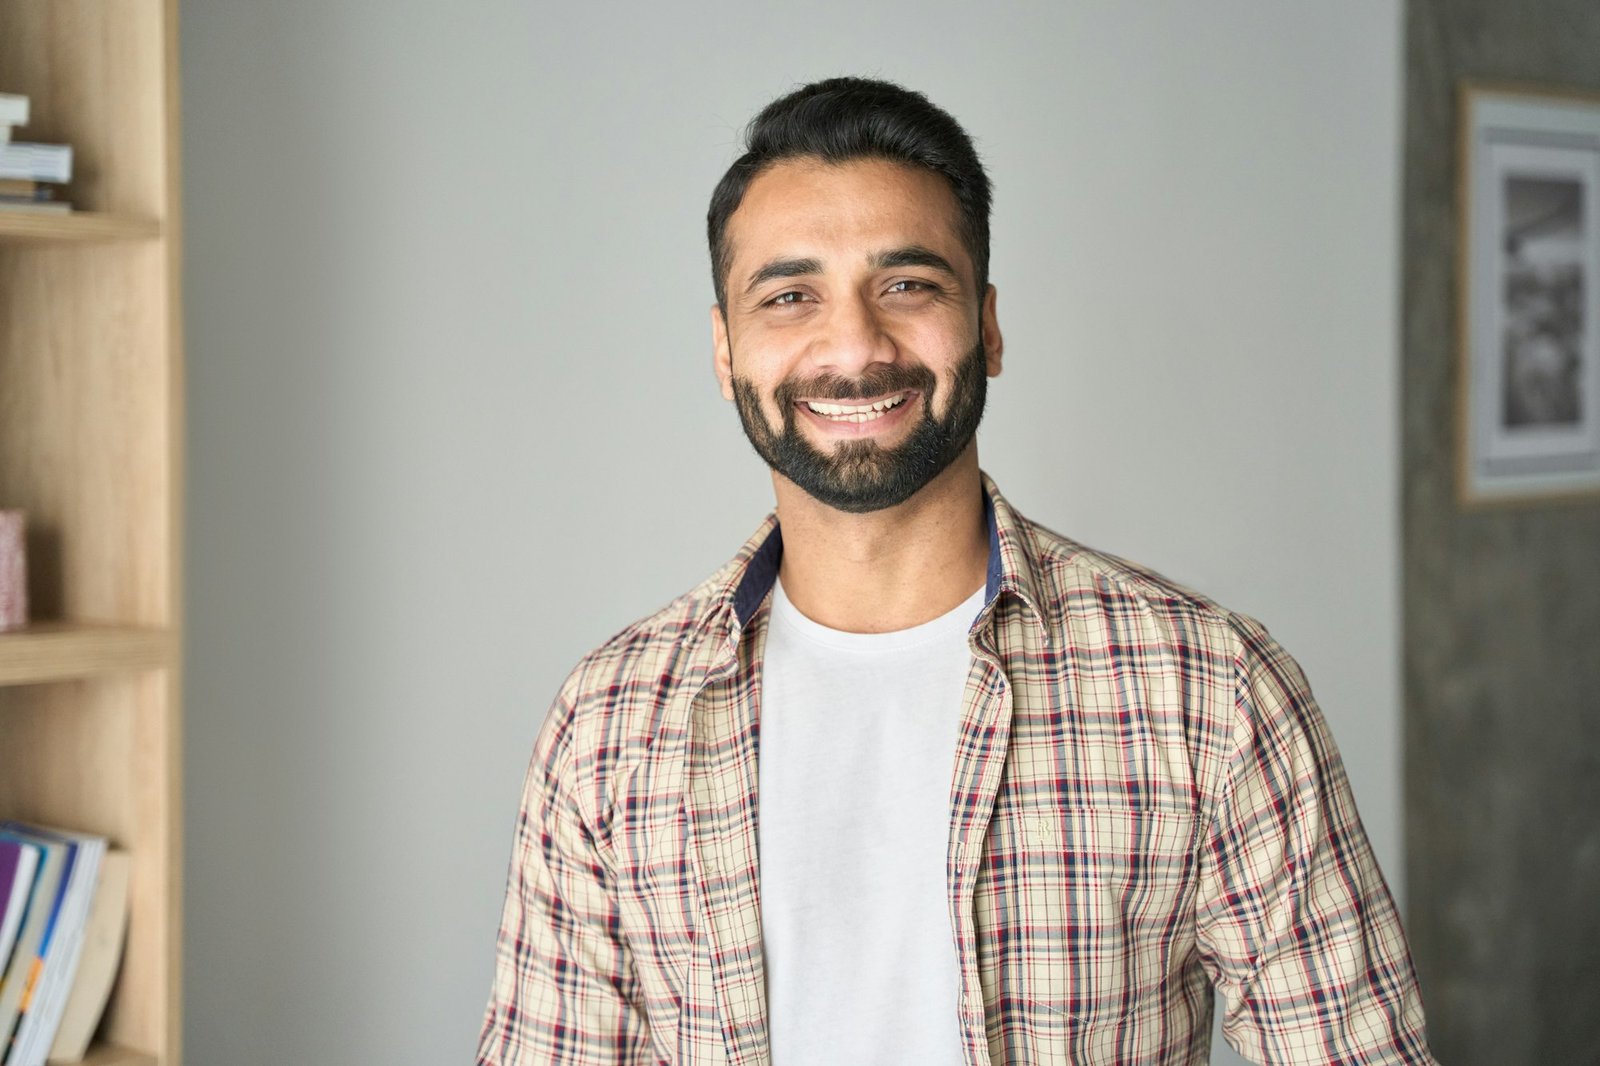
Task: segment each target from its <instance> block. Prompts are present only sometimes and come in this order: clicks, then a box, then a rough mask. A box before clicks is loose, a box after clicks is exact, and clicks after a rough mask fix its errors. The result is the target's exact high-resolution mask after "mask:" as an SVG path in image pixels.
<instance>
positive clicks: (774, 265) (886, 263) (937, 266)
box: [744, 244, 961, 296]
mask: <svg viewBox="0 0 1600 1066" xmlns="http://www.w3.org/2000/svg"><path fill="white" fill-rule="evenodd" d="M867 265H868V266H870V267H871V268H872V269H873V270H893V269H894V268H895V267H927V268H928V269H930V270H937V271H940V272H941V273H944V274H948V275H949V276H950V277H951V278H952V279H954V280H956V281H960V280H961V275H960V274H958V273H956V268H955V267H953V266H951V265H950V260H948V259H946V258H945V257H944V256H942V255H940V254H939V253H938V252H935V251H933V250H931V249H928V248H924V247H922V246H921V245H916V244H913V245H908V246H906V247H904V248H894V249H891V250H890V251H887V252H875V253H874V254H872V255H871V256H868V257H867ZM820 273H822V260H820V259H774V260H772V261H771V262H770V263H766V264H765V265H763V266H762V267H761V269H760V270H758V271H756V272H755V275H754V276H753V277H751V279H750V284H748V285H746V286H745V289H744V292H745V295H746V296H748V295H750V294H751V293H752V292H754V291H755V290H756V289H757V288H759V287H760V286H762V285H764V284H766V283H767V282H769V281H776V280H777V279H779V278H798V277H804V276H805V275H807V274H820Z"/></svg>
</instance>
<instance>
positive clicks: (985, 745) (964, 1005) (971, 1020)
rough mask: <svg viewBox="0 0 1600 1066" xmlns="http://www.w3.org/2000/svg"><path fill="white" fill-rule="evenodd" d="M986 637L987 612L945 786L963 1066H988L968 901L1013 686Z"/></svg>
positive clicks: (1006, 736)
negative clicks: (947, 788) (947, 790)
mask: <svg viewBox="0 0 1600 1066" xmlns="http://www.w3.org/2000/svg"><path fill="white" fill-rule="evenodd" d="M991 631H992V611H991V613H990V615H989V616H988V617H986V618H984V619H983V621H982V623H981V624H980V625H979V626H978V627H976V629H975V632H974V635H973V636H972V637H971V638H970V640H969V644H970V646H971V649H972V654H973V661H972V668H971V670H970V671H969V673H968V675H967V687H966V694H965V698H964V700H963V706H962V710H961V734H960V736H961V740H960V743H959V745H958V746H957V749H956V762H955V771H954V775H953V780H952V786H951V797H950V801H951V819H950V839H949V855H948V860H947V870H946V874H947V877H948V887H949V900H950V919H951V925H952V927H953V928H954V930H955V937H956V953H957V962H958V964H959V966H960V970H961V1002H960V1008H959V1010H960V1018H961V1029H962V1033H963V1036H964V1043H965V1047H966V1060H967V1064H968V1066H990V1055H989V1039H988V1031H987V1016H986V1013H985V1009H984V992H983V977H982V971H981V965H980V963H981V960H980V957H979V947H980V940H979V937H980V935H981V933H982V931H981V930H980V929H978V927H977V921H976V917H975V915H974V912H973V905H972V901H973V893H974V890H975V888H976V885H977V881H978V872H979V869H980V868H981V866H982V864H983V856H984V848H985V841H986V839H987V837H988V831H989V820H990V818H991V816H992V815H993V813H994V803H995V797H996V795H997V794H998V793H999V789H1000V781H1001V778H1002V776H1003V774H1004V770H1005V761H1006V751H1007V747H1008V745H1009V742H1010V736H1011V711H1012V694H1011V683H1010V681H1009V680H1008V679H1007V677H1006V673H1005V669H1004V668H1003V666H1002V665H1001V662H1000V658H999V655H998V654H997V653H996V652H995V649H994V646H993V638H992V632H991Z"/></svg>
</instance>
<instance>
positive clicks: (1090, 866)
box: [980, 807, 1194, 1016]
mask: <svg viewBox="0 0 1600 1066" xmlns="http://www.w3.org/2000/svg"><path fill="white" fill-rule="evenodd" d="M1008 823H1009V825H1008V828H1009V832H1007V833H1004V834H993V833H991V838H990V844H991V849H992V850H991V854H990V875H991V881H990V883H989V884H988V885H987V886H980V889H981V888H983V887H987V888H988V889H989V892H987V893H985V892H981V891H980V900H982V903H981V904H980V913H982V911H983V910H987V911H988V913H989V916H990V918H991V920H992V921H993V922H994V923H995V931H996V932H998V933H999V936H997V937H995V938H994V939H993V940H992V941H991V943H994V944H996V945H998V946H999V948H1000V950H1001V953H1002V954H1003V955H1005V956H1006V957H1007V958H1006V962H1007V963H1009V964H1010V965H1025V966H1026V968H1027V970H1028V973H1029V981H1028V987H1029V988H1030V998H1031V999H1033V1000H1034V1001H1035V1002H1040V1001H1043V1002H1044V1003H1047V1004H1048V1003H1052V1002H1053V1003H1056V1004H1059V1005H1060V1006H1061V1008H1062V1009H1063V1010H1070V1011H1071V1012H1072V1013H1073V1014H1078V1015H1082V1014H1085V1013H1087V1014H1088V1015H1090V1016H1092V1015H1094V1014H1096V1013H1097V1012H1098V1010H1099V1009H1100V1008H1101V1007H1110V1006H1111V1005H1112V1004H1113V1003H1115V1004H1117V1005H1118V1006H1119V1009H1120V1008H1126V1006H1128V1005H1129V1003H1130V1001H1132V1002H1136V1001H1137V1000H1138V999H1139V998H1141V997H1142V996H1144V995H1146V994H1150V993H1153V992H1154V991H1155V990H1156V989H1158V988H1159V987H1160V985H1161V983H1162V981H1163V978H1164V976H1165V975H1166V974H1167V973H1168V972H1169V971H1170V970H1171V969H1172V968H1173V967H1174V966H1181V965H1182V963H1183V960H1184V959H1185V958H1186V957H1187V955H1188V953H1189V948H1190V946H1191V945H1192V943H1193V920H1192V917H1191V915H1190V910H1191V907H1192V903H1193V892H1194V888H1193V881H1194V875H1193V871H1194V854H1193V841H1194V817H1193V816H1192V815H1191V814H1190V813H1189V812H1187V811H1179V810H1165V809H1160V810H1153V809H1144V808H1131V807H1019V808H1018V809H1016V810H1015V811H1014V812H1013V813H1012V818H1010V819H1008ZM985 897H986V898H985ZM983 904H987V906H983ZM1125 996H1127V997H1128V998H1124V997H1125ZM1102 998H1105V1000H1106V1002H1104V1003H1099V1002H1097V1001H1099V1000H1101V999H1102Z"/></svg>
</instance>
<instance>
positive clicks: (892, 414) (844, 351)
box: [712, 159, 1001, 512]
mask: <svg viewBox="0 0 1600 1066" xmlns="http://www.w3.org/2000/svg"><path fill="white" fill-rule="evenodd" d="M959 218H960V215H959V209H958V207H957V204H956V201H955V196H954V195H953V194H952V193H951V192H950V188H949V186H948V185H946V184H945V182H944V180H943V179H942V178H940V177H938V176H937V175H935V174H931V173H928V172H927V171H923V170H919V169H915V168H911V167H906V166H902V165H900V164H897V163H890V162H885V161H882V160H856V161H852V162H849V163H845V164H841V165H837V166H833V165H828V164H825V163H822V162H820V161H818V160H813V159H803V160H794V161H790V162H785V163H780V164H777V165H776V166H773V167H771V168H769V169H768V170H766V171H764V172H763V173H762V174H761V175H760V176H759V177H757V178H756V179H755V180H754V181H753V182H751V183H750V186H749V188H748V189H747V190H746V192H745V196H744V200H743V201H742V202H741V203H740V205H739V209H738V210H737V211H736V212H734V214H733V217H732V218H731V219H730V220H729V225H728V240H729V245H730V248H731V251H732V257H731V263H730V266H729V270H728V278H727V302H728V307H727V317H726V319H724V318H723V316H722V314H721V312H720V310H719V309H717V308H713V309H712V332H713V335H714V339H715V341H716V370H717V377H718V379H719V380H720V381H721V384H722V393H723V395H724V396H725V397H726V398H728V399H730V400H734V401H736V403H737V406H738V409H739V419H740V422H741V423H742V424H743V425H744V431H745V435H746V436H747V437H749V439H750V443H751V444H752V445H754V446H755V449H756V451H757V453H759V454H760V455H761V457H762V458H763V459H764V460H766V462H767V465H768V466H770V467H772V469H773V470H774V471H776V472H777V473H778V474H779V475H781V476H782V477H785V478H787V479H789V480H790V481H792V482H794V483H795V484H796V485H798V486H799V487H800V488H802V489H804V490H805V491H806V492H807V493H808V494H809V495H811V496H812V497H814V498H815V499H817V500H819V501H821V502H822V503H824V504H826V505H828V506H830V507H833V508H836V509H838V510H842V511H851V512H864V511H876V510H880V509H882V508H886V507H893V506H895V505H896V504H899V503H902V502H904V501H905V500H907V499H909V498H910V497H911V496H912V495H913V494H915V493H916V492H917V491H918V490H919V489H921V488H922V487H923V486H924V485H926V484H927V483H928V482H929V481H931V480H933V478H934V477H936V476H937V475H938V474H939V473H940V472H942V471H943V470H944V469H945V468H947V467H948V466H949V465H950V464H951V463H952V462H954V461H955V459H956V458H957V457H958V456H959V455H960V454H961V453H962V452H963V451H964V450H965V449H966V448H967V446H968V445H969V444H970V443H971V442H972V438H973V434H974V433H975V432H976V430H977V428H978V422H979V420H980V419H981V418H982V416H983V406H984V394H985V387H986V379H987V378H988V377H992V376H994V375H995V374H998V373H999V372H1000V353H1001V343H1000V331H999V327H998V324H997V323H996V321H995V315H994V289H993V288H992V287H990V289H989V290H988V292H986V293H985V294H984V295H983V298H982V300H981V301H980V299H979V296H978V294H977V292H976V288H975V280H974V276H973V274H974V271H973V265H972V260H971V257H970V256H969V255H968V254H967V251H966V248H965V246H964V245H963V244H962V242H961V238H960V234H959V230H958V228H957V226H958V221H959Z"/></svg>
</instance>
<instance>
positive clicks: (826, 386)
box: [733, 339, 989, 514]
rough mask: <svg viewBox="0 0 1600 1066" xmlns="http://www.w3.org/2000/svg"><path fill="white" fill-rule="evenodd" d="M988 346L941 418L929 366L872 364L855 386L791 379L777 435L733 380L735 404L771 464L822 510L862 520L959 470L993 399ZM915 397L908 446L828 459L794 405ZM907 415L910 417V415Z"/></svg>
mask: <svg viewBox="0 0 1600 1066" xmlns="http://www.w3.org/2000/svg"><path fill="white" fill-rule="evenodd" d="M984 363H985V359H984V350H983V341H982V340H981V339H980V340H979V341H978V343H977V344H976V345H975V346H974V347H973V349H972V351H971V352H970V353H969V354H968V355H967V357H966V358H965V359H963V360H962V361H961V363H960V364H959V365H958V366H957V367H956V373H955V376H954V377H953V378H952V379H951V384H950V402H949V403H948V404H946V405H945V413H944V415H943V417H940V418H936V417H934V414H933V408H934V401H935V400H936V399H937V398H938V389H939V383H938V379H937V378H935V377H934V374H933V371H931V370H929V369H928V368H927V367H925V366H921V365H917V366H902V365H900V364H898V363H874V364H873V365H872V367H871V368H869V369H868V370H867V372H866V373H865V374H863V375H862V376H861V377H860V378H857V379H855V380H854V381H852V380H849V379H847V378H842V377H839V376H837V375H833V374H824V375H821V376H819V377H814V378H808V379H805V380H803V381H802V380H795V379H793V378H790V379H786V380H784V381H783V382H781V383H779V385H778V386H777V388H775V389H774V390H773V398H774V400H776V402H777V405H778V410H779V411H780V412H782V418H783V424H782V426H781V427H780V428H778V429H774V428H773V427H772V425H771V424H770V423H769V422H768V421H767V416H766V414H765V413H763V411H762V410H761V397H760V394H759V393H758V392H757V391H756V387H755V386H754V385H753V384H751V383H750V382H749V381H746V380H744V379H742V378H739V377H737V376H736V377H734V379H733V395H734V400H735V401H736V403H737V406H738V408H739V422H740V424H741V425H743V426H744V435H745V436H746V437H747V438H748V439H749V441H750V444H751V446H752V447H753V448H755V450H756V454H758V455H760V456H761V458H762V459H763V460H765V461H766V464H767V465H768V466H769V467H771V468H772V469H773V470H775V471H777V472H778V473H780V474H782V475H783V476H784V477H786V478H788V479H789V480H790V481H792V482H794V483H795V484H796V485H798V486H800V488H801V489H803V490H805V492H806V493H807V494H808V495H809V496H811V497H812V498H813V499H815V500H817V501H818V502H819V503H823V504H826V505H827V506H829V507H832V508H834V509H835V510H839V511H848V512H850V513H852V514H864V513H866V512H869V511H881V510H883V509H884V508H886V507H894V506H896V505H898V504H901V503H904V502H905V501H906V500H909V499H910V498H911V497H912V496H914V495H916V493H917V492H918V491H919V490H920V489H921V488H922V487H923V486H924V485H926V484H928V482H930V481H932V480H933V479H934V478H936V477H938V476H939V475H940V474H941V473H943V472H944V471H945V469H946V468H948V467H949V466H950V464H951V463H953V462H955V461H956V459H957V457H959V456H960V455H961V453H962V452H964V451H965V450H966V448H967V445H968V444H970V443H972V439H973V437H974V436H976V435H977V432H978V423H979V422H980V421H982V420H983V408H984V403H985V400H986V398H987V395H988V384H989V379H988V374H987V373H986V372H985V366H984ZM912 389H914V390H916V391H917V392H919V393H920V394H921V403H922V412H921V417H920V418H918V420H917V422H916V424H915V425H914V426H913V427H912V428H911V432H910V433H909V434H908V435H907V437H906V438H905V440H903V441H902V442H901V443H899V444H897V445H895V446H894V447H890V448H885V447H882V446H881V445H879V444H878V442H877V441H874V440H866V439H861V440H845V441H839V442H838V443H836V444H835V445H834V447H833V450H832V451H831V452H823V451H820V450H818V449H817V448H816V447H815V446H813V445H812V444H811V442H810V441H808V440H807V439H806V438H805V437H804V436H803V435H802V434H801V432H800V429H799V427H798V426H796V425H795V419H796V414H795V402H796V401H797V400H798V399H799V398H800V397H802V396H804V397H807V398H808V399H812V400H835V401H842V400H865V399H869V398H871V397H874V396H883V395H886V394H888V393H892V392H905V391H907V390H912ZM908 413H909V412H908Z"/></svg>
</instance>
